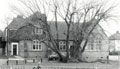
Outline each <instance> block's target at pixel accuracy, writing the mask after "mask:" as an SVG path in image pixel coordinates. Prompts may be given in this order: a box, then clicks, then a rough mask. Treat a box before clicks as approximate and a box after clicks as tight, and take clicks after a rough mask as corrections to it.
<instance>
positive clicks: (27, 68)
mask: <svg viewBox="0 0 120 69" xmlns="http://www.w3.org/2000/svg"><path fill="white" fill-rule="evenodd" d="M34 67H35V68H34ZM0 69H37V66H35V65H2V66H0ZM41 69H119V68H118V67H112V66H86V67H85V66H41Z"/></svg>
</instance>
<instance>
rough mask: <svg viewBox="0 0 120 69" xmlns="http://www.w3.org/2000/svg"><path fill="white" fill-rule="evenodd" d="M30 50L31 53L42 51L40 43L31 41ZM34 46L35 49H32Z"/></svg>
mask: <svg viewBox="0 0 120 69" xmlns="http://www.w3.org/2000/svg"><path fill="white" fill-rule="evenodd" d="M32 43H33V44H32V50H33V51H42V43H41V42H40V41H39V40H33V41H32ZM34 46H35V49H34V48H33V47H34Z"/></svg>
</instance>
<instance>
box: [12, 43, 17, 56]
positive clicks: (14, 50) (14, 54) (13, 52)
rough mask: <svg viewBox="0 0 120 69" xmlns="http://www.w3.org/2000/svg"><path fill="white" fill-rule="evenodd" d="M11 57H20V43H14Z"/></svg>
mask: <svg viewBox="0 0 120 69" xmlns="http://www.w3.org/2000/svg"><path fill="white" fill-rule="evenodd" d="M11 46H12V47H11V51H12V52H11V55H13V56H17V55H18V43H12V45H11Z"/></svg>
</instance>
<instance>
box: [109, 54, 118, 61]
mask: <svg viewBox="0 0 120 69" xmlns="http://www.w3.org/2000/svg"><path fill="white" fill-rule="evenodd" d="M109 60H113V61H120V55H119V56H118V55H110V56H109Z"/></svg>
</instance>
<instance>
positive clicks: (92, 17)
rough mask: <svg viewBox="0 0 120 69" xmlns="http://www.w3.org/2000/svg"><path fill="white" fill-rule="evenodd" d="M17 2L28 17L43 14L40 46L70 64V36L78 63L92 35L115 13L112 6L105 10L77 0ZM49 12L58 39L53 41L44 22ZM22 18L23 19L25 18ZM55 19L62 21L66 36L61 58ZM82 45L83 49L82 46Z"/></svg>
mask: <svg viewBox="0 0 120 69" xmlns="http://www.w3.org/2000/svg"><path fill="white" fill-rule="evenodd" d="M20 2H21V4H22V5H24V7H25V8H26V9H27V10H28V11H27V13H29V14H32V13H35V12H36V11H38V12H41V13H42V10H43V12H44V14H46V19H45V21H43V20H42V19H39V20H40V21H42V22H43V23H44V24H43V26H44V28H43V30H44V31H45V32H46V34H47V39H45V40H42V42H43V43H44V44H45V45H46V46H47V47H48V48H50V49H51V50H52V51H54V52H55V53H57V54H58V55H59V57H60V61H62V62H68V60H69V56H70V53H69V52H70V48H69V42H70V38H71V35H72V38H73V45H74V47H75V48H74V58H77V59H81V58H80V57H82V56H81V55H82V53H83V52H84V51H85V47H86V44H87V42H88V39H89V36H90V35H91V34H92V31H93V30H94V29H95V27H96V26H97V25H98V24H99V23H100V21H101V20H107V19H109V18H112V17H113V14H111V12H112V10H113V9H114V7H113V6H111V7H107V8H106V6H105V4H104V3H103V2H102V3H98V2H89V3H87V4H83V5H81V3H80V2H79V0H61V1H59V0H52V1H51V0H49V1H46V0H44V1H42V0H26V1H25V0H24V1H23V0H22V1H20ZM12 8H13V7H12ZM14 8H16V7H14ZM15 10H17V9H15ZM17 11H18V10H17ZM19 12H20V11H19ZM50 12H52V13H53V17H54V20H55V28H56V31H57V33H56V36H57V38H54V36H53V34H52V32H51V26H50V23H48V22H47V17H48V16H49V15H48V14H49V13H50ZM20 13H21V12H20ZM22 14H24V12H22ZM29 14H28V15H29ZM24 15H25V16H26V14H24ZM58 17H60V18H62V19H63V20H64V22H65V25H66V31H65V32H64V35H65V36H66V38H65V40H66V55H62V54H61V52H60V50H59V34H58V32H59V30H58ZM82 43H83V45H81V44H82Z"/></svg>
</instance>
